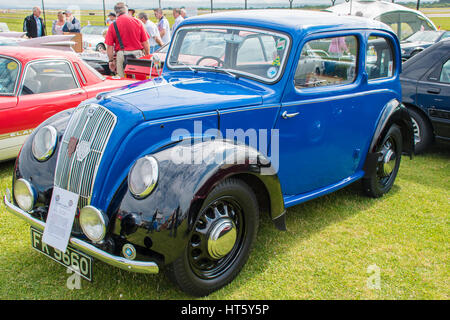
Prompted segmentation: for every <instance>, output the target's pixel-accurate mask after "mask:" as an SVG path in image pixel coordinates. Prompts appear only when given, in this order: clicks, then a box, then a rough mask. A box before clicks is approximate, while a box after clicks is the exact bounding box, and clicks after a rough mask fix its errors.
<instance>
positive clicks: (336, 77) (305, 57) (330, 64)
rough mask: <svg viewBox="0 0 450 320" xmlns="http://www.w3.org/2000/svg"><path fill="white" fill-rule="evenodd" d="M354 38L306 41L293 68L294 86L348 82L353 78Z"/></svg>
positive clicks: (355, 57) (354, 71) (319, 85)
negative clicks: (294, 68) (295, 66)
mask: <svg viewBox="0 0 450 320" xmlns="http://www.w3.org/2000/svg"><path fill="white" fill-rule="evenodd" d="M357 56H358V40H357V38H356V37H355V36H344V37H334V38H324V39H318V40H312V41H309V42H307V43H306V44H305V45H304V47H303V49H302V52H301V55H300V59H299V61H298V65H297V69H296V71H295V76H294V83H295V87H296V88H311V87H322V86H333V85H342V84H348V83H352V82H353V81H354V80H355V78H356V66H357Z"/></svg>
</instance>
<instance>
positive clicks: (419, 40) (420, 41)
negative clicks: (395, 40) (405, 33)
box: [400, 30, 450, 60]
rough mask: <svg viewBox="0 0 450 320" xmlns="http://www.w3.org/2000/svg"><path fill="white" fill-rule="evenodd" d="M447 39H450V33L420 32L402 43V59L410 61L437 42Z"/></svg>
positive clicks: (441, 31)
mask: <svg viewBox="0 0 450 320" xmlns="http://www.w3.org/2000/svg"><path fill="white" fill-rule="evenodd" d="M447 38H450V31H443V30H440V31H431V30H428V31H418V32H416V33H414V34H412V35H411V36H409V37H408V38H406V39H405V40H403V41H402V42H401V43H400V47H401V48H402V59H403V60H408V59H409V58H411V57H412V56H414V55H416V54H418V53H419V52H421V51H423V50H425V49H426V48H428V47H429V46H431V45H433V44H435V43H436V42H439V41H441V40H443V39H447Z"/></svg>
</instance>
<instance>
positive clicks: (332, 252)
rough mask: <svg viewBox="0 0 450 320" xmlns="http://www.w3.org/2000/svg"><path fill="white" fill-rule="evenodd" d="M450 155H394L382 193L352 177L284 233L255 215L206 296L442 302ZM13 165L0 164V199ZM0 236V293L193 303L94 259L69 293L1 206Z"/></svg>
mask: <svg viewBox="0 0 450 320" xmlns="http://www.w3.org/2000/svg"><path fill="white" fill-rule="evenodd" d="M449 159H450V151H449V149H448V146H445V145H444V146H435V147H433V148H432V149H431V150H430V151H429V152H428V153H426V154H424V155H419V156H416V157H415V158H414V159H413V160H409V159H408V158H407V157H403V159H402V162H401V168H400V171H399V175H398V177H397V180H396V184H395V185H394V187H393V188H392V190H391V192H390V193H389V194H387V195H385V196H384V197H382V198H379V199H370V198H366V197H362V196H361V193H362V192H361V191H360V190H361V188H360V184H359V183H358V182H357V183H355V184H353V185H350V186H349V187H347V188H345V189H342V190H340V191H338V192H336V193H333V194H330V195H327V196H324V197H321V198H318V199H316V200H313V201H311V202H308V203H305V204H302V205H299V206H295V207H293V208H290V209H288V211H287V228H288V231H287V232H281V231H278V230H276V229H275V228H274V227H273V224H272V222H271V221H270V219H269V217H267V216H262V218H261V224H260V229H259V232H258V236H257V239H256V243H255V247H254V249H253V251H252V254H251V256H250V259H249V261H248V263H247V264H246V266H245V267H244V269H243V270H242V272H241V273H240V275H239V276H238V277H237V278H236V279H235V281H233V282H232V283H231V284H229V285H227V286H226V287H224V288H223V289H221V290H219V291H217V292H215V293H213V294H211V295H210V296H208V298H207V299H220V300H223V299H449V298H450V290H449V288H450V286H449V284H450V283H449V282H450V274H449V268H448V265H449V262H450V261H449V258H450V256H449V252H450V250H449V249H450V248H449V242H448V234H449V232H450V230H449V229H450V228H449V223H448V222H449V212H450V203H449V198H450V194H449V190H450V161H449ZM13 169H14V162H5V163H0V194H2V195H3V194H4V193H5V190H6V188H11V180H12V178H11V176H12V172H13ZM0 234H1V235H2V237H1V238H0V248H2V249H1V250H0V271H1V272H0V299H192V297H191V296H188V295H186V294H184V293H182V292H181V291H180V290H178V288H176V287H175V286H174V285H173V284H172V283H171V282H170V281H169V280H168V278H167V277H166V276H164V274H163V273H161V274H157V275H142V274H134V273H129V272H127V271H122V270H119V269H116V268H114V267H112V266H109V265H106V264H104V263H101V262H98V261H95V262H94V265H93V282H92V283H89V282H87V281H85V280H81V284H80V288H79V289H76V288H74V289H72V290H71V289H69V288H68V286H67V282H68V280H69V282H70V277H71V276H73V275H72V274H69V273H68V272H67V270H66V269H65V268H64V267H63V266H61V265H59V264H57V263H56V262H53V261H52V260H50V259H48V258H47V257H45V256H44V255H41V254H40V253H38V252H36V251H34V250H33V249H32V248H31V245H30V231H29V226H28V225H27V224H26V223H25V222H23V221H22V220H20V219H19V218H16V217H15V216H13V215H12V214H10V213H8V212H6V209H5V207H4V205H3V203H2V204H1V205H0ZM377 274H378V275H379V280H380V281H379V287H378V289H377V286H375V287H374V286H373V285H370V284H373V282H371V281H372V280H373V279H374V278H373V277H374V276H377ZM375 283H376V282H375ZM72 288H73V286H72Z"/></svg>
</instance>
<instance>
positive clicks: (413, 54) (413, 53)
mask: <svg viewBox="0 0 450 320" xmlns="http://www.w3.org/2000/svg"><path fill="white" fill-rule="evenodd" d="M419 52H422V50H415V51H413V52H411V55H410V56H409V57H410V58H412V57H414V56H415V55H416V54H418V53H419Z"/></svg>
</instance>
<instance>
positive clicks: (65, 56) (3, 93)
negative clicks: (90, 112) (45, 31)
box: [0, 46, 135, 161]
mask: <svg viewBox="0 0 450 320" xmlns="http://www.w3.org/2000/svg"><path fill="white" fill-rule="evenodd" d="M134 82H135V81H133V80H125V79H122V80H117V79H113V78H111V77H109V78H105V77H103V76H102V75H100V74H99V73H98V72H96V71H95V70H93V69H92V68H91V67H89V66H88V65H87V64H86V63H85V62H84V61H83V60H81V59H79V58H78V57H77V56H76V55H75V54H74V53H71V52H64V51H59V50H51V49H41V48H26V47H20V48H19V47H15V46H5V47H0V123H1V124H2V125H1V126H0V161H4V160H8V159H13V158H15V157H16V156H17V154H18V153H19V150H20V148H21V146H22V144H23V142H24V141H25V139H26V137H27V136H28V135H29V134H30V133H31V132H32V131H33V129H34V128H36V127H37V126H38V125H39V124H40V123H41V122H43V121H44V120H46V119H47V118H49V117H50V116H52V115H54V114H56V113H58V112H60V111H62V110H65V109H69V108H73V107H76V106H77V105H78V104H79V103H80V102H81V101H83V100H85V99H88V98H91V97H95V96H96V95H97V94H98V93H100V92H103V91H107V90H112V89H116V88H120V87H122V86H125V85H128V84H131V83H134Z"/></svg>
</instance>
